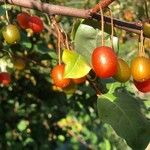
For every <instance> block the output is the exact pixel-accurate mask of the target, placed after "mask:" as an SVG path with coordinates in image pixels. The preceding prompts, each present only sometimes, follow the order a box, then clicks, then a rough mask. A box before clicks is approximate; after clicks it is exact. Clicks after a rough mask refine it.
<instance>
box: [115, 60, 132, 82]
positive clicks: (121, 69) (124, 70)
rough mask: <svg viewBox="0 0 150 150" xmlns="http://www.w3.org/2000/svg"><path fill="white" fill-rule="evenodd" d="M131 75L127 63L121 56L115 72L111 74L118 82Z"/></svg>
mask: <svg viewBox="0 0 150 150" xmlns="http://www.w3.org/2000/svg"><path fill="white" fill-rule="evenodd" d="M130 76H131V70H130V68H129V66H128V64H127V63H126V62H125V61H124V60H123V59H121V58H119V59H118V69H117V73H116V74H115V75H114V76H113V78H114V79H116V80H117V81H119V82H126V81H128V80H129V78H130Z"/></svg>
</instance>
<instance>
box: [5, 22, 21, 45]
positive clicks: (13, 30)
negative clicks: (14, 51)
mask: <svg viewBox="0 0 150 150" xmlns="http://www.w3.org/2000/svg"><path fill="white" fill-rule="evenodd" d="M2 34H3V37H4V40H5V41H6V42H7V43H8V44H15V43H17V42H19V41H20V39H21V36H20V31H19V28H18V27H17V26H16V25H13V24H9V25H7V26H5V27H4V28H3V31H2Z"/></svg>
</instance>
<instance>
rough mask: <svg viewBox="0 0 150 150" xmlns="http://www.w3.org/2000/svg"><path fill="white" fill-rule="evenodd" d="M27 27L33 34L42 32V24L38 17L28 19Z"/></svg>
mask: <svg viewBox="0 0 150 150" xmlns="http://www.w3.org/2000/svg"><path fill="white" fill-rule="evenodd" d="M29 27H30V28H31V29H32V30H33V32H34V33H39V32H41V31H42V30H43V28H44V26H43V22H42V20H41V19H40V18H39V17H38V16H32V17H30V19H29Z"/></svg>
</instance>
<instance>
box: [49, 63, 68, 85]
mask: <svg viewBox="0 0 150 150" xmlns="http://www.w3.org/2000/svg"><path fill="white" fill-rule="evenodd" d="M64 69H65V66H64V65H63V64H61V65H57V66H55V67H54V68H53V69H52V71H51V78H52V80H53V82H54V84H55V85H56V86H57V87H60V88H66V87H68V86H69V85H70V84H71V79H68V78H64V77H63V75H64Z"/></svg>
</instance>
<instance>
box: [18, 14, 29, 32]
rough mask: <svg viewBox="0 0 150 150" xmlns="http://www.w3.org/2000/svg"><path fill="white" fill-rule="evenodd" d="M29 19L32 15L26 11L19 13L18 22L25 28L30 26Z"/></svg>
mask: <svg viewBox="0 0 150 150" xmlns="http://www.w3.org/2000/svg"><path fill="white" fill-rule="evenodd" d="M29 19H30V15H29V14H28V13H26V12H22V13H20V14H18V15H17V21H18V24H19V26H20V27H21V28H23V29H27V28H29Z"/></svg>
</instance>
